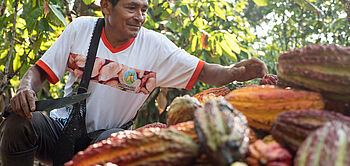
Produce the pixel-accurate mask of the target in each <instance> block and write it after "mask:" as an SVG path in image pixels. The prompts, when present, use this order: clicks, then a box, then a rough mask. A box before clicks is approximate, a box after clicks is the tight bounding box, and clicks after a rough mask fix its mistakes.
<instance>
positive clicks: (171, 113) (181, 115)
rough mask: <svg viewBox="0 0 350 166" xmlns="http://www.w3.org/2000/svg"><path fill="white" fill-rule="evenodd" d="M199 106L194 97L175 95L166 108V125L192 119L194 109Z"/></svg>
mask: <svg viewBox="0 0 350 166" xmlns="http://www.w3.org/2000/svg"><path fill="white" fill-rule="evenodd" d="M201 106H202V105H201V103H199V101H198V100H197V99H196V98H194V97H191V96H189V95H185V96H182V97H176V98H175V99H174V100H173V101H172V102H171V104H170V105H169V106H168V108H167V114H168V119H167V125H168V126H170V125H175V124H177V123H181V122H186V121H191V120H193V119H194V111H195V110H196V109H197V108H198V107H201Z"/></svg>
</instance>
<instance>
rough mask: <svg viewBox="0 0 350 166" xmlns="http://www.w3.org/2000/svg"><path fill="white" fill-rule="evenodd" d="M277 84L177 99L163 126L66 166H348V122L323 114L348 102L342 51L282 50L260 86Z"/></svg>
mask: <svg viewBox="0 0 350 166" xmlns="http://www.w3.org/2000/svg"><path fill="white" fill-rule="evenodd" d="M267 79H272V80H270V81H269V80H267ZM277 80H278V85H276V86H273V85H262V86H257V85H252V86H247V87H242V88H239V89H236V90H233V91H230V89H228V88H226V87H220V88H212V89H208V90H205V91H203V92H201V93H199V94H196V95H194V96H193V97H190V96H183V97H178V98H176V99H174V101H173V102H172V103H171V104H170V105H169V107H168V108H167V111H168V120H167V122H168V124H167V125H166V124H161V123H154V124H149V125H146V126H144V127H141V128H138V129H136V130H134V131H123V132H118V133H115V134H114V135H112V136H111V137H110V138H109V139H107V140H104V141H101V142H99V143H97V144H94V145H91V146H89V147H88V148H87V149H86V150H84V151H82V152H79V153H78V154H77V155H76V156H75V157H74V158H73V159H72V160H71V161H70V162H68V163H66V165H108V164H111V163H113V164H117V165H121V166H123V165H160V166H163V165H195V166H210V165H215V166H221V165H223V166H226V165H231V166H247V165H250V166H290V165H296V166H311V165H319V166H331V165H344V166H348V165H350V152H348V150H347V148H348V147H349V146H350V117H348V116H345V115H343V114H341V113H337V112H331V111H329V110H326V109H325V108H329V107H325V106H327V105H328V106H330V105H329V104H328V103H329V102H330V99H331V100H332V103H334V102H335V103H341V104H344V105H346V104H349V103H350V97H349V96H350V89H349V88H350V48H349V47H339V46H336V45H312V46H307V47H305V48H301V49H296V50H292V51H288V52H286V53H284V54H282V55H281V56H280V57H279V63H278V79H277V78H275V77H274V76H272V75H269V76H266V77H264V78H263V81H262V82H261V84H276V83H277ZM286 86H288V88H286ZM222 96H224V97H222ZM197 99H198V100H197ZM338 108H344V107H333V109H332V110H333V111H338V112H342V111H339V110H337V109H338ZM261 133H262V134H261ZM266 135H267V136H266ZM264 136H266V137H264Z"/></svg>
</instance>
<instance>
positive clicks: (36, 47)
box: [33, 34, 44, 54]
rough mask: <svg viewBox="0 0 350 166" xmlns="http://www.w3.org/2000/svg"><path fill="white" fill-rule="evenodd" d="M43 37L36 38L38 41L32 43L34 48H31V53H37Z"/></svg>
mask: <svg viewBox="0 0 350 166" xmlns="http://www.w3.org/2000/svg"><path fill="white" fill-rule="evenodd" d="M43 37H44V35H43V34H41V35H40V36H39V38H38V40H37V41H36V42H35V43H34V46H33V52H34V53H35V54H36V53H37V52H38V51H39V48H40V46H41V43H42V41H43Z"/></svg>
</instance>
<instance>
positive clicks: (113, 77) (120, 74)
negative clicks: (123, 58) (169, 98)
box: [68, 53, 156, 94]
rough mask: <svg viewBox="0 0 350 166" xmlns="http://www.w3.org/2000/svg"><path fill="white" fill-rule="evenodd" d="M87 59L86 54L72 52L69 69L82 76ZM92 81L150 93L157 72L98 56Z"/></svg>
mask: <svg viewBox="0 0 350 166" xmlns="http://www.w3.org/2000/svg"><path fill="white" fill-rule="evenodd" d="M85 61H86V56H84V55H78V54H73V53H71V54H70V55H69V59H68V70H69V71H70V73H71V74H72V75H73V76H75V77H77V78H81V77H82V76H83V71H84V66H85ZM90 81H93V82H98V83H100V84H104V85H107V86H110V87H113V88H117V89H120V90H123V91H127V92H132V93H144V94H149V93H151V92H152V90H153V89H154V88H155V86H156V73H155V72H151V71H143V70H139V69H134V68H131V67H128V66H126V65H123V64H120V63H117V62H114V61H111V60H107V59H103V58H98V57H97V58H96V59H95V64H94V68H93V69H92V74H91V80H90Z"/></svg>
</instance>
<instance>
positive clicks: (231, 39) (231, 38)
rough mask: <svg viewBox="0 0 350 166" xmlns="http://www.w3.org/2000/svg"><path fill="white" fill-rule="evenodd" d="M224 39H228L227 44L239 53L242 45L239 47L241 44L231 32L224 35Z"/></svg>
mask: <svg viewBox="0 0 350 166" xmlns="http://www.w3.org/2000/svg"><path fill="white" fill-rule="evenodd" d="M224 39H225V40H226V42H227V45H228V46H229V47H230V48H231V49H232V50H233V51H234V52H235V53H237V54H239V53H240V52H241V47H239V45H238V44H237V39H236V38H235V37H234V36H233V35H231V34H229V33H226V34H225V35H224Z"/></svg>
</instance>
